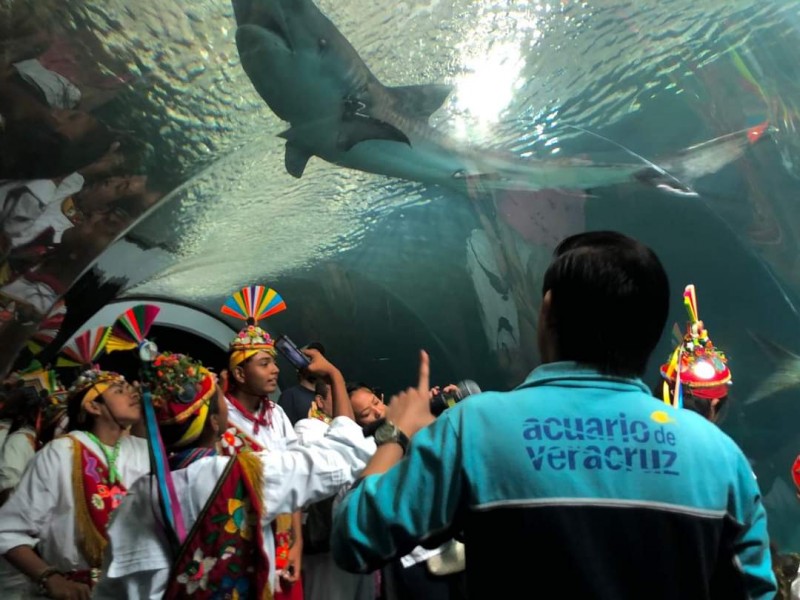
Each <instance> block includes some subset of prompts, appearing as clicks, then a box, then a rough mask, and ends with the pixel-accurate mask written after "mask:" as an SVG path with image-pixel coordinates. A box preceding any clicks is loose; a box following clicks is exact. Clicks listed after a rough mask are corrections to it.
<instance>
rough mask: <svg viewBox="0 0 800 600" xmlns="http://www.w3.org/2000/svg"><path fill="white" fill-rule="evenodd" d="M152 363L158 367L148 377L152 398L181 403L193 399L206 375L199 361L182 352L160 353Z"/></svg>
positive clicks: (186, 402)
mask: <svg viewBox="0 0 800 600" xmlns="http://www.w3.org/2000/svg"><path fill="white" fill-rule="evenodd" d="M153 364H154V365H155V366H157V367H158V369H157V370H156V371H155V374H154V375H151V377H150V379H151V383H152V387H153V398H154V400H156V401H158V402H164V401H167V402H180V403H183V404H188V403H189V402H192V401H193V400H194V398H195V394H196V392H197V389H198V386H199V385H200V383H201V382H202V381H203V378H204V377H205V375H206V372H205V369H204V368H203V366H202V365H201V364H200V363H199V362H196V361H194V360H193V359H192V358H190V357H189V356H186V355H184V354H161V355H159V356H157V357H156V359H155V361H154V362H153Z"/></svg>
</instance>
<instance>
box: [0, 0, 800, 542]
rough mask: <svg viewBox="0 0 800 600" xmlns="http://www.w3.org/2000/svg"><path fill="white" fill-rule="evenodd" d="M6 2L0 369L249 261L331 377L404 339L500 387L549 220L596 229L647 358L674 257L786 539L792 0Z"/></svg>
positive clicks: (794, 355) (793, 342)
mask: <svg viewBox="0 0 800 600" xmlns="http://www.w3.org/2000/svg"><path fill="white" fill-rule="evenodd" d="M323 15H326V16H327V19H329V21H328V20H326V19H325V17H324V16H323ZM0 31H2V34H0V50H2V60H3V63H2V64H3V77H2V84H0V115H2V121H0V127H1V128H2V130H1V132H0V179H2V181H0V218H2V227H1V229H2V231H1V232H0V257H2V266H0V371H2V372H3V373H7V372H8V371H10V370H11V369H14V368H21V367H23V366H25V364H27V362H28V361H30V360H31V359H32V358H33V357H34V355H35V353H39V354H38V357H39V359H41V360H43V361H48V360H52V359H53V358H54V357H55V356H56V354H57V353H58V351H59V350H60V349H61V347H62V345H63V344H64V342H66V341H67V340H69V339H70V338H71V336H73V335H74V334H75V333H76V332H78V331H79V330H80V329H81V327H82V326H83V325H84V324H85V323H87V322H88V321H89V319H90V318H92V316H93V315H95V313H97V312H98V311H99V310H100V309H101V308H102V307H103V306H104V305H105V304H107V303H108V302H110V301H112V300H118V301H119V300H124V299H126V298H143V299H148V298H150V299H160V300H168V301H175V302H178V303H183V304H185V305H187V306H191V307H194V308H197V309H200V310H203V311H205V312H207V313H211V314H214V315H219V307H220V305H221V304H222V302H223V301H224V298H225V297H226V296H228V295H229V294H230V293H232V292H233V291H235V290H236V289H238V288H240V287H242V286H244V285H248V284H253V283H263V284H266V285H269V286H270V287H272V288H274V289H276V290H278V291H279V292H280V293H281V295H282V296H283V297H284V299H285V300H286V302H287V305H288V307H289V308H288V310H287V311H285V312H284V313H282V314H280V315H278V316H276V317H274V318H273V319H270V321H269V322H268V323H267V328H268V329H270V330H272V331H274V332H277V333H287V334H289V336H290V337H292V338H293V339H294V340H295V341H297V342H306V341H311V340H322V341H323V342H324V343H325V345H326V346H327V347H328V349H329V351H330V353H331V355H332V356H333V357H334V358H335V360H336V361H338V362H339V364H340V365H341V367H342V368H343V370H344V371H346V372H347V373H348V375H349V376H350V377H351V378H352V379H361V380H370V381H373V382H374V383H376V384H377V385H380V386H381V387H382V388H383V389H385V390H395V389H399V388H401V387H404V386H405V385H407V384H408V383H409V381H410V379H411V378H412V377H413V373H414V368H415V364H416V350H417V349H418V348H420V347H425V348H427V349H428V350H429V351H430V353H431V356H432V369H433V372H432V375H433V379H434V381H435V382H436V383H446V382H449V381H455V380H458V379H462V378H471V379H474V380H476V381H478V382H479V383H480V385H481V386H482V387H483V389H508V388H510V387H512V386H514V385H515V384H517V383H518V382H520V381H521V380H522V378H523V377H524V376H525V374H526V373H527V372H528V371H529V370H530V369H532V368H533V367H534V366H535V365H536V364H537V362H538V356H537V349H536V343H535V340H536V315H537V310H538V307H539V300H540V297H541V283H542V282H541V278H542V275H543V272H544V268H545V266H546V265H547V263H548V261H549V258H550V256H551V253H552V250H553V248H554V246H555V244H556V243H557V242H558V241H559V240H560V239H562V238H563V237H565V236H566V235H569V234H571V233H575V232H579V231H584V230H587V229H616V230H619V231H622V232H625V233H628V234H631V235H633V236H635V237H637V238H638V239H640V240H642V241H644V242H645V243H647V244H649V245H650V246H652V247H653V248H654V249H655V250H656V251H657V252H658V254H659V255H660V257H661V259H662V260H663V262H664V264H665V266H666V267H667V269H668V272H669V275H670V279H671V285H672V288H673V308H672V313H671V316H670V322H669V323H670V325H669V326H668V327H667V328H666V330H665V332H664V335H663V338H662V341H661V344H660V345H659V348H658V349H657V351H656V352H655V354H654V356H653V358H652V360H651V364H650V369H649V371H648V377H649V380H650V381H649V382H652V383H653V384H655V383H656V382H657V381H658V367H659V364H660V363H661V362H663V361H664V360H665V359H666V357H667V356H668V354H669V352H670V350H671V348H672V345H673V341H672V331H671V330H672V327H671V325H672V323H677V324H678V325H679V327H683V323H684V322H685V320H686V319H685V312H684V309H683V306H682V304H681V296H680V294H681V290H682V289H683V287H684V286H685V285H686V284H688V283H693V284H695V285H696V286H697V290H698V297H699V310H700V316H701V318H703V319H704V321H705V323H706V325H707V326H708V328H709V331H710V333H711V336H712V338H713V340H714V342H715V343H716V344H717V345H719V346H720V347H721V348H723V349H724V350H725V351H726V353H727V354H728V356H729V357H730V364H731V369H732V372H733V379H734V384H733V387H732V390H731V402H730V405H729V408H728V410H727V413H726V414H725V415H724V418H723V420H722V421H721V423H720V425H721V427H722V428H723V429H725V430H726V431H727V432H728V433H730V435H732V436H733V437H734V439H736V441H737V442H738V443H739V444H740V445H741V446H742V447H743V449H744V450H745V452H746V453H747V455H748V457H750V459H751V461H752V465H753V467H754V470H755V472H756V474H757V476H758V478H759V481H760V485H761V488H762V491H763V493H764V494H765V498H766V500H765V503H766V505H767V507H768V510H769V518H770V529H771V533H772V536H773V538H774V540H775V542H776V543H777V544H778V546H779V547H780V548H781V550H786V551H789V550H793V551H799V550H800V519H799V518H798V517H799V516H800V503H799V502H798V500H797V498H796V497H795V491H794V485H793V483H792V479H791V473H790V468H791V464H792V461H793V459H794V457H795V456H796V455H797V454H798V452H800V435H799V434H800V428H798V427H797V422H798V417H800V401H799V400H798V394H800V389H799V388H798V384H800V358H798V354H800V315H798V312H797V309H796V306H797V302H798V293H799V292H800V270H798V267H797V260H798V256H800V254H798V235H799V234H800V210H798V189H799V187H798V184H799V183H800V136H798V131H797V128H798V126H800V112H798V109H799V108H800V100H798V99H800V77H798V75H799V74H800V73H798V67H797V65H798V60H797V58H798V54H797V48H798V47H800V1H798V0H763V1H760V2H756V1H753V0H730V1H728V2H712V1H710V0H700V1H697V0H692V1H689V0H674V1H673V2H658V1H655V0H640V1H638V2H635V3H631V2H625V1H622V0H601V1H599V2H593V3H587V2H577V1H572V0H560V1H559V0H553V1H551V2H533V1H531V2H510V1H505V0H492V1H488V0H486V1H481V2H475V1H470V0H442V1H437V2H428V1H423V0H409V1H406V2H400V3H398V2H389V1H388V0H381V1H378V2H371V3H365V2H361V1H358V0H347V1H339V2H334V1H333V0H317V1H316V3H312V2H311V1H310V0H302V1H295V2H294V3H287V2H281V1H278V0H271V1H269V2H268V1H267V0H251V1H247V0H237V1H235V2H233V3H230V2H227V1H222V0H213V1H212V0H197V1H193V2H189V1H188V0H159V1H156V0H139V1H137V2H122V1H119V0H103V1H100V0H82V1H77V0H68V1H59V2H56V1H54V0H52V1H51V0H39V1H37V2H35V3H33V2H27V1H24V0H12V1H11V2H6V3H4V5H3V7H2V8H0ZM237 32H238V33H237ZM587 301H591V300H590V299H587ZM220 318H222V317H220ZM227 323H228V325H229V326H231V327H235V325H236V324H235V323H234V322H233V321H227ZM620 335H625V331H624V327H623V326H621V328H620ZM174 350H184V351H185V350H190V349H189V348H174ZM776 374H777V375H776ZM292 383H293V382H292V381H291V376H290V375H289V370H288V369H285V371H284V373H283V375H282V385H284V386H285V385H287V384H288V385H291V384H292Z"/></svg>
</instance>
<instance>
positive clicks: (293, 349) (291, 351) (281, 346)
mask: <svg viewBox="0 0 800 600" xmlns="http://www.w3.org/2000/svg"><path fill="white" fill-rule="evenodd" d="M275 348H277V349H278V351H279V352H280V353H281V354H283V355H284V356H285V357H286V360H288V361H289V362H290V363H291V365H292V366H293V367H294V368H295V369H297V370H298V371H301V370H303V369H305V368H307V367H308V365H310V364H311V360H310V359H309V358H308V357H307V356H306V355H305V354H303V353H302V352H300V349H299V348H298V347H297V346H296V345H295V343H294V342H293V341H292V340H290V339H289V337H288V336H286V335H281V336H280V337H279V338H278V339H277V340H275Z"/></svg>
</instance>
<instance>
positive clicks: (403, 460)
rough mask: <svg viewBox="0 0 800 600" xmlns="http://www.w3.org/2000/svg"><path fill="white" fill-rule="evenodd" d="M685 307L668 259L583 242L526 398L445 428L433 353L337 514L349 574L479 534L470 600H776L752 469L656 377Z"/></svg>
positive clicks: (565, 256)
mask: <svg viewBox="0 0 800 600" xmlns="http://www.w3.org/2000/svg"><path fill="white" fill-rule="evenodd" d="M668 297H669V286H668V282H667V276H666V273H665V272H664V269H663V267H662V265H661V263H660V261H659V260H658V258H657V257H656V255H655V254H654V253H653V251H652V250H651V249H649V248H648V247H646V246H644V245H642V244H641V243H639V242H637V241H635V240H632V239H630V238H628V237H626V236H623V235H621V234H618V233H614V232H590V233H584V234H580V235H577V236H573V237H570V238H567V239H566V240H564V241H563V242H562V243H561V244H560V245H559V246H558V248H557V249H556V252H555V258H554V260H553V262H552V264H551V265H550V267H549V268H548V271H547V273H546V274H545V279H544V286H543V301H542V309H541V312H540V315H539V328H538V329H539V332H538V334H539V340H538V341H539V347H540V351H541V355H542V359H543V363H544V364H543V365H542V366H540V367H538V368H537V369H535V370H534V371H533V372H532V373H531V374H530V375H529V376H528V378H527V379H526V380H525V382H524V383H523V384H522V385H520V386H519V387H518V388H516V389H515V390H513V391H511V392H507V393H491V392H490V393H484V394H479V395H477V396H472V397H470V398H468V399H466V400H464V401H463V402H461V403H459V404H457V405H456V406H454V407H452V408H450V409H448V410H447V411H445V413H444V414H443V415H441V416H440V417H439V419H438V420H436V421H435V422H434V420H433V417H432V416H431V414H430V410H429V404H428V399H427V398H428V396H427V387H428V359H427V355H426V354H425V353H424V352H423V353H422V360H421V366H420V383H419V386H418V387H417V388H415V389H414V388H410V389H408V390H407V391H406V392H403V393H401V394H399V395H397V396H396V397H395V398H393V399H392V401H391V403H390V404H389V407H388V409H387V421H386V422H385V423H384V425H382V426H381V427H380V428H379V429H378V430H377V432H376V434H375V437H376V441H377V442H378V444H379V447H378V451H377V452H376V454H375V455H374V456H373V458H372V460H371V461H370V462H369V463H368V465H367V467H366V469H365V470H364V473H363V478H362V479H361V480H360V482H359V483H358V484H357V485H356V486H354V488H353V489H352V490H351V491H350V492H349V494H348V495H347V496H346V498H345V499H344V501H343V502H342V504H341V506H340V507H339V510H338V511H337V514H336V517H335V520H334V526H333V533H332V540H331V544H332V550H333V553H334V557H335V559H336V561H337V562H338V563H339V565H340V566H341V567H343V568H345V569H347V570H350V571H354V572H367V571H371V570H374V569H376V568H378V567H380V566H381V565H383V564H385V563H386V562H387V561H389V560H391V559H392V558H393V557H395V556H398V555H402V554H404V553H406V552H408V551H409V550H410V549H411V548H412V547H414V546H415V545H417V544H420V543H423V544H425V545H430V546H434V545H437V544H439V543H441V542H442V541H443V540H446V539H448V538H450V537H453V536H454V535H459V534H463V537H464V539H465V542H466V553H467V590H468V594H469V597H470V598H502V597H513V598H528V597H531V598H581V599H585V598H593V599H594V598H596V599H603V600H606V599H607V600H628V599H630V600H642V599H647V600H656V599H664V600H667V599H669V600H687V599H692V600H693V599H724V600H733V599H739V598H741V599H757V600H767V599H770V600H771V599H772V598H773V596H774V594H775V590H776V588H775V581H774V577H773V574H772V570H771V564H770V562H771V561H770V553H769V543H768V542H769V540H768V536H767V527H766V514H765V512H764V508H763V506H762V504H761V494H760V492H759V489H758V484H757V483H756V480H755V476H754V475H753V472H752V470H751V469H750V466H749V464H748V462H747V459H746V458H745V456H744V454H743V453H742V451H741V450H740V449H739V448H738V446H737V445H736V444H735V443H734V442H733V440H731V439H730V438H729V437H728V436H727V435H725V434H724V433H723V432H722V431H721V430H719V429H718V428H717V427H715V426H714V425H713V424H711V423H709V422H708V421H706V420H705V419H704V418H702V417H701V416H700V415H697V414H695V413H693V412H690V411H685V410H678V409H675V408H673V407H671V406H668V405H660V404H657V403H654V402H653V398H652V396H651V394H650V391H649V389H648V388H647V386H645V385H644V383H643V382H642V381H641V379H640V377H641V376H642V374H643V373H644V371H645V367H646V364H647V360H648V358H649V356H650V354H651V352H652V351H653V348H654V347H655V345H656V343H657V342H658V340H659V337H660V335H661V332H662V330H663V327H664V323H665V321H666V317H667V312H668V309H667V305H668ZM411 436H413V441H412V442H411V443H410V444H409V440H408V438H410V437H411Z"/></svg>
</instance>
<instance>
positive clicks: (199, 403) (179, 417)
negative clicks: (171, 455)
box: [146, 354, 216, 448]
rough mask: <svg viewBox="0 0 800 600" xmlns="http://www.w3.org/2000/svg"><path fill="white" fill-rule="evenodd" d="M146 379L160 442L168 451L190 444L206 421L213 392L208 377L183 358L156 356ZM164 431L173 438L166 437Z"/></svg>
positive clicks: (177, 355) (174, 355) (212, 383)
mask: <svg viewBox="0 0 800 600" xmlns="http://www.w3.org/2000/svg"><path fill="white" fill-rule="evenodd" d="M146 378H147V382H148V383H149V385H150V393H151V395H152V401H153V406H154V408H155V418H156V421H157V422H158V424H159V427H160V428H161V433H162V438H165V439H167V440H168V445H169V446H170V448H181V447H183V446H186V445H188V444H191V443H192V442H193V441H195V440H196V439H197V438H198V437H199V436H200V433H201V432H202V431H203V426H204V425H205V422H206V419H207V418H208V410H209V404H210V401H211V397H212V396H213V394H214V391H215V389H216V388H215V384H214V378H213V376H212V375H211V373H210V372H209V371H208V369H206V368H205V367H204V366H203V365H202V364H200V363H199V362H196V361H194V360H193V359H192V358H191V357H190V356H186V355H185V354H159V355H158V356H156V359H155V360H154V361H153V366H152V368H151V369H149V370H148V373H147V374H146ZM167 429H169V430H170V433H171V434H172V435H166V430H167ZM169 438H174V439H169Z"/></svg>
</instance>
